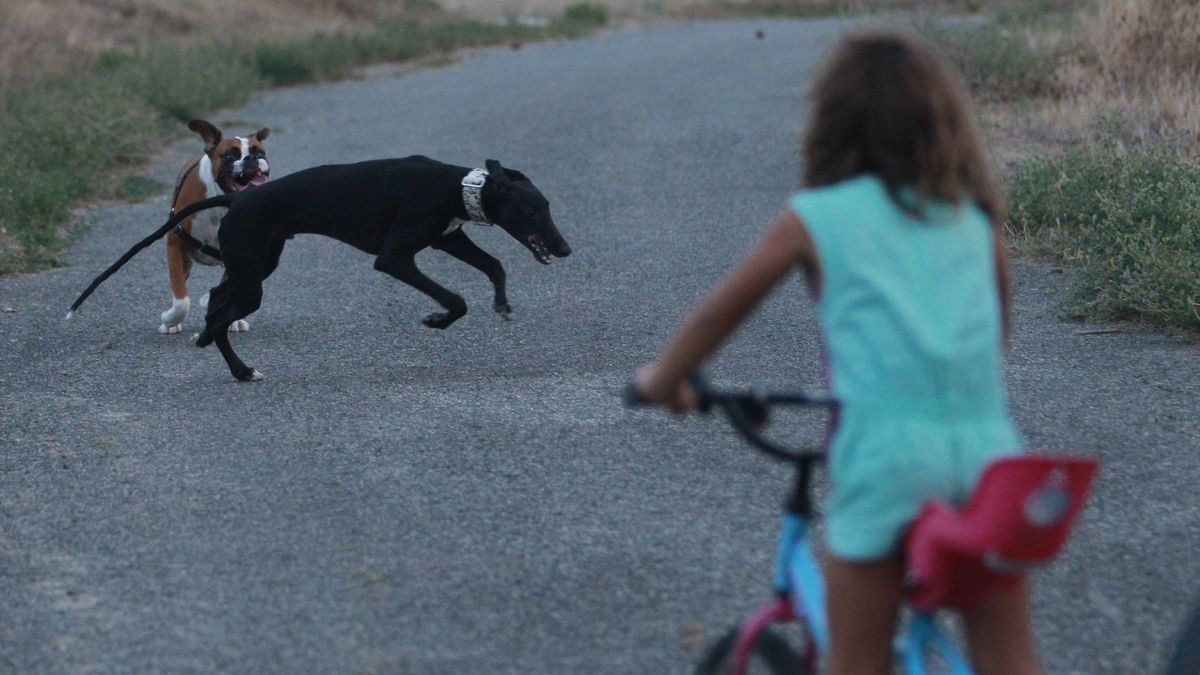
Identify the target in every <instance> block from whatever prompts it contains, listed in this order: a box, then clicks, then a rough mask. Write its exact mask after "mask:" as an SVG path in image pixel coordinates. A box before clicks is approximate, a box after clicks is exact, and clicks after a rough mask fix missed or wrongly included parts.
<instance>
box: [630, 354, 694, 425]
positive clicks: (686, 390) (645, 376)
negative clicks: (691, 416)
mask: <svg viewBox="0 0 1200 675" xmlns="http://www.w3.org/2000/svg"><path fill="white" fill-rule="evenodd" d="M634 382H635V383H636V384H637V389H638V392H639V393H641V395H642V397H643V398H645V399H646V401H647V402H648V403H651V404H653V405H660V406H663V407H664V408H667V409H669V410H671V411H672V412H677V413H685V412H688V411H691V410H695V409H696V405H697V403H698V402H699V398H700V397H699V396H698V395H697V394H696V389H695V388H694V387H693V386H692V385H691V383H690V382H688V381H687V380H678V381H676V382H668V381H664V380H663V378H662V377H661V376H660V375H659V372H658V364H656V363H651V364H647V365H644V366H642V367H641V368H638V371H637V375H635V376H634Z"/></svg>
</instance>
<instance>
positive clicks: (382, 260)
mask: <svg viewBox="0 0 1200 675" xmlns="http://www.w3.org/2000/svg"><path fill="white" fill-rule="evenodd" d="M414 255H415V252H412V253H410V252H399V251H396V252H389V251H384V252H383V253H381V254H379V257H378V258H376V259H375V269H377V270H379V271H380V272H384V273H387V274H390V275H392V276H393V277H395V278H397V279H399V280H400V281H403V282H404V283H406V284H408V285H409V286H412V287H413V288H415V289H417V290H418V291H421V292H422V293H424V294H425V295H428V296H429V297H431V298H433V299H434V300H436V301H437V303H438V304H439V305H441V306H442V307H444V308H445V309H446V311H445V312H434V313H433V314H430V315H429V316H426V317H425V318H424V319H422V320H421V323H423V324H425V325H426V326H429V327H430V328H439V329H441V328H447V327H449V326H450V324H452V323H454V322H455V321H458V320H459V319H461V318H462V316H463V315H464V314H466V313H467V303H466V301H465V300H463V299H462V298H461V297H459V296H458V295H456V294H455V293H453V292H452V291H449V290H447V289H445V288H443V287H441V286H439V285H438V283H437V282H436V281H434V280H433V279H430V278H429V277H427V276H425V275H424V274H423V273H422V272H421V270H419V269H417V262H416V260H414V258H413V256H414Z"/></svg>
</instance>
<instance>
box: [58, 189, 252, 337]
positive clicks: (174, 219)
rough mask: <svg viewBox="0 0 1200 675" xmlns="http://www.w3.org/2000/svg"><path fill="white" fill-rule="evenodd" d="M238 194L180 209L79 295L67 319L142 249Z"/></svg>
mask: <svg viewBox="0 0 1200 675" xmlns="http://www.w3.org/2000/svg"><path fill="white" fill-rule="evenodd" d="M236 194H237V193H236V192H231V193H229V194H224V195H217V196H216V197H210V198H209V199H201V200H200V201H198V202H196V203H195V204H190V205H188V206H186V207H184V208H182V209H180V210H179V212H177V213H175V214H173V215H172V216H171V217H170V218H168V219H167V222H166V223H164V224H163V226H162V227H160V228H158V229H157V230H155V231H154V232H153V233H152V234H151V235H150V236H148V237H146V238H145V239H143V240H141V241H139V242H138V243H136V244H134V245H133V248H131V249H129V250H128V251H126V252H125V255H123V256H121V257H120V258H117V261H116V262H115V263H113V264H112V265H110V266H109V268H108V269H106V270H104V271H103V272H102V273H101V274H100V276H98V277H96V278H95V279H93V280H92V283H91V285H90V286H88V287H87V288H85V289H84V290H83V292H82V293H80V294H79V297H78V298H77V299H76V300H75V302H74V303H73V304H72V305H71V311H69V312H67V318H68V319H69V318H71V317H72V316H73V315H74V314H75V311H76V310H77V309H79V306H80V305H82V304H83V301H84V300H87V299H88V296H89V295H91V294H92V291H95V290H96V287H98V286H99V285H100V284H102V283H104V280H105V279H107V278H109V277H111V276H112V275H113V274H114V273H115V272H116V271H117V270H119V269H121V267H122V266H123V265H124V264H125V263H127V262H129V261H130V259H132V258H133V256H135V255H137V254H138V253H139V252H141V250H142V249H144V248H146V247H147V246H149V245H150V244H153V243H154V242H156V241H158V240H159V239H162V237H163V236H164V235H165V234H166V233H167V232H170V231H171V228H173V227H175V226H176V225H178V224H179V223H180V222H181V221H182V220H184V219H185V218H187V217H188V216H190V215H192V214H193V213H196V212H197V211H203V210H205V209H211V208H216V207H218V206H229V205H230V204H231V203H233V198H234V195H236Z"/></svg>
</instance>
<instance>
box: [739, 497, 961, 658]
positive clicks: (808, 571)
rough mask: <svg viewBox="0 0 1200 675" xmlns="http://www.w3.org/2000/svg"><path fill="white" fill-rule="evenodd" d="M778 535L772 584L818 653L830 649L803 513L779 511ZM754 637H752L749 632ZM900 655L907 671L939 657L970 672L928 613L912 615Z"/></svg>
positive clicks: (822, 586)
mask: <svg viewBox="0 0 1200 675" xmlns="http://www.w3.org/2000/svg"><path fill="white" fill-rule="evenodd" d="M782 525H783V527H782V529H781V531H780V536H779V554H778V558H777V562H776V569H775V589H776V590H777V591H778V592H779V594H780V596H782V597H786V598H788V599H789V600H790V602H791V607H792V611H793V612H794V613H795V615H796V616H797V618H800V619H801V620H803V622H804V624H805V626H806V627H807V630H808V633H809V635H810V636H811V638H812V641H813V643H814V644H815V646H816V648H817V651H818V652H820V653H828V652H829V623H828V620H827V616H828V615H827V613H826V610H825V580H824V578H823V577H822V576H821V568H820V566H819V565H818V563H817V558H816V556H815V555H814V554H813V548H812V541H811V540H810V538H809V529H810V528H809V520H808V518H807V517H806V516H803V515H798V514H795V513H788V514H785V515H784V516H783V523H782ZM747 638H748V639H752V638H753V636H747ZM900 649H901V652H902V653H901V654H900V657H901V658H902V660H903V663H904V666H905V672H907V673H909V674H910V675H925V673H930V672H933V671H931V670H930V669H929V668H928V667H927V665H928V664H929V662H930V661H931V660H934V659H936V660H940V661H941V662H943V663H944V664H945V665H946V667H947V668H948V670H945V671H941V672H948V673H951V674H952V675H971V673H972V670H971V668H970V666H969V665H967V660H966V658H964V657H963V655H962V653H961V652H960V651H959V650H958V648H957V647H956V646H955V645H954V642H953V641H951V640H950V638H949V637H947V636H946V634H945V633H944V632H942V630H941V629H940V628H938V626H937V624H936V622H934V620H933V615H932V614H930V613H924V612H921V613H917V614H915V615H914V616H913V618H912V622H911V623H910V625H909V628H908V632H907V633H906V634H905V636H904V639H903V640H902V642H901V647H900Z"/></svg>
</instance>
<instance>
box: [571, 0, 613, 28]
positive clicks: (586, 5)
mask: <svg viewBox="0 0 1200 675" xmlns="http://www.w3.org/2000/svg"><path fill="white" fill-rule="evenodd" d="M563 21H565V22H568V23H574V24H578V25H581V26H596V27H600V26H606V25H608V8H607V7H605V6H604V5H602V4H600V3H598V2H576V3H574V4H571V5H568V6H567V8H566V9H564V10H563Z"/></svg>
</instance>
